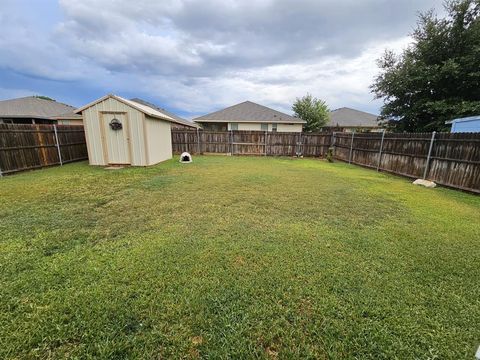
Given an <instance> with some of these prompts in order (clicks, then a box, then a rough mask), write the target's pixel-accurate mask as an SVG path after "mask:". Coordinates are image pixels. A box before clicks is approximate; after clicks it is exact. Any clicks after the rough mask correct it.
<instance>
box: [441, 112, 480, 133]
mask: <svg viewBox="0 0 480 360" xmlns="http://www.w3.org/2000/svg"><path fill="white" fill-rule="evenodd" d="M445 124H451V125H452V129H451V131H450V132H452V133H459V132H480V116H470V117H466V118H460V119H454V120H451V121H447V122H446V123H445Z"/></svg>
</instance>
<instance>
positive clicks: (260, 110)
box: [193, 101, 306, 124]
mask: <svg viewBox="0 0 480 360" xmlns="http://www.w3.org/2000/svg"><path fill="white" fill-rule="evenodd" d="M193 121H195V122H264V123H288V124H292V123H294V124H305V123H306V122H305V121H304V120H302V119H299V118H296V117H293V116H290V115H287V114H285V113H282V112H280V111H277V110H274V109H271V108H269V107H266V106H263V105H259V104H256V103H254V102H251V101H245V102H242V103H240V104H237V105H233V106H230V107H227V108H225V109H222V110H219V111H215V112H213V113H210V114H207V115H203V116H200V117H197V118H195V119H193Z"/></svg>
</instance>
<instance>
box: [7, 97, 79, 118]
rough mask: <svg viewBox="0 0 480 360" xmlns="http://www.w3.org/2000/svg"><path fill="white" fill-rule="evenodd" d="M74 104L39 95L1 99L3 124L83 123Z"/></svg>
mask: <svg viewBox="0 0 480 360" xmlns="http://www.w3.org/2000/svg"><path fill="white" fill-rule="evenodd" d="M74 110H75V108H74V107H73V106H70V105H67V104H63V103H60V102H57V101H54V100H48V99H45V98H42V97H39V96H28V97H23V98H17V99H10V100H3V101H0V123H3V124H80V125H81V124H82V116H81V115H78V114H74V113H73V111H74Z"/></svg>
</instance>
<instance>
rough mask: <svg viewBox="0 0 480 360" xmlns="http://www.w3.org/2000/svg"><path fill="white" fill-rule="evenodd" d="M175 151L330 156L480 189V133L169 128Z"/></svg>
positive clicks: (459, 186)
mask: <svg viewBox="0 0 480 360" xmlns="http://www.w3.org/2000/svg"><path fill="white" fill-rule="evenodd" d="M172 146H173V152H174V153H181V152H183V151H188V152H190V153H192V154H204V153H223V154H232V155H268V156H300V155H302V156H313V157H323V156H325V155H326V153H327V150H328V148H329V147H333V149H334V157H335V158H336V159H338V160H342V161H346V162H349V163H352V164H357V165H362V166H366V167H369V168H372V169H376V170H381V171H386V172H390V173H394V174H398V175H402V176H407V177H411V178H424V179H429V180H432V181H435V182H436V183H438V184H441V185H445V186H450V187H454V188H458V189H462V190H468V191H473V192H477V193H480V133H455V134H451V133H400V134H394V133H326V132H325V133H272V132H262V131H228V132H227V131H224V132H219V131H202V130H173V131H172Z"/></svg>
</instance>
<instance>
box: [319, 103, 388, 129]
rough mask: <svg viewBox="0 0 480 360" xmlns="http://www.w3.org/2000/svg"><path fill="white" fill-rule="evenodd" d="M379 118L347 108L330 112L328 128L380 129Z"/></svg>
mask: <svg viewBox="0 0 480 360" xmlns="http://www.w3.org/2000/svg"><path fill="white" fill-rule="evenodd" d="M377 119H378V116H377V115H374V114H370V113H367V112H364V111H360V110H355V109H351V108H347V107H343V108H340V109H336V110H333V111H331V112H330V119H329V121H328V123H327V125H326V126H328V127H379V125H378V122H377Z"/></svg>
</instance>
